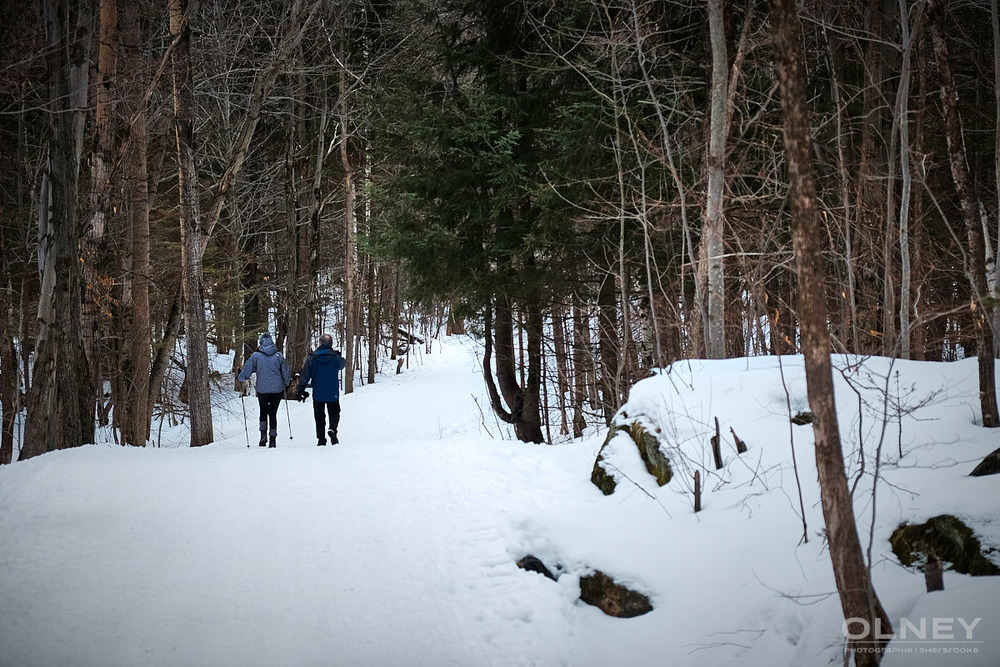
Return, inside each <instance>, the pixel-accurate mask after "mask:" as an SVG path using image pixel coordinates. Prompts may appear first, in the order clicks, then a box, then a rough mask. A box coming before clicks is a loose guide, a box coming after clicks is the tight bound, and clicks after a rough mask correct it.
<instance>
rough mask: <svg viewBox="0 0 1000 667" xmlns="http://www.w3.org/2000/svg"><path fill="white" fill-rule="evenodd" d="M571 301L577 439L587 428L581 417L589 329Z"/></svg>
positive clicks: (585, 387) (581, 312) (584, 395)
mask: <svg viewBox="0 0 1000 667" xmlns="http://www.w3.org/2000/svg"><path fill="white" fill-rule="evenodd" d="M573 300H574V303H573V437H574V438H579V437H581V436H582V435H583V431H584V429H586V428H587V420H586V418H585V417H584V416H583V403H584V400H585V399H586V398H587V386H588V383H587V376H588V374H589V373H588V368H589V366H590V364H589V363H588V362H589V360H588V359H587V356H588V355H587V350H588V349H589V347H590V328H589V327H588V326H587V319H586V316H585V315H584V313H583V309H582V307H581V305H580V304H579V303H577V300H578V299H577V297H576V296H575V295H574V297H573Z"/></svg>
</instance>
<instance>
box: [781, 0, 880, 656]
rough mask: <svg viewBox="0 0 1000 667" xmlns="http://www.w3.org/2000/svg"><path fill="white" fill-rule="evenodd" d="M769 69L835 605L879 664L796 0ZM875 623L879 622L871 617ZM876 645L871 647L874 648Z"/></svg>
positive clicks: (788, 5)
mask: <svg viewBox="0 0 1000 667" xmlns="http://www.w3.org/2000/svg"><path fill="white" fill-rule="evenodd" d="M770 7H771V25H772V30H773V33H774V34H773V37H774V54H775V56H774V57H775V69H776V72H777V76H778V84H779V88H780V89H781V106H782V110H783V115H784V134H785V152H786V155H787V160H788V180H789V192H788V200H789V206H790V209H791V215H792V227H793V239H794V248H795V258H796V264H797V266H798V273H799V294H800V299H799V321H800V323H801V329H802V352H803V356H804V357H805V366H806V390H807V393H808V397H809V407H810V409H811V410H812V412H813V414H814V415H815V417H816V418H815V421H814V422H813V434H814V435H815V440H816V444H815V447H816V467H817V472H818V473H819V481H820V497H821V502H822V506H823V517H824V519H825V521H826V530H827V539H828V541H829V545H830V559H831V561H832V564H833V573H834V579H835V580H836V583H837V591H838V592H839V594H840V604H841V608H842V610H843V613H844V618H845V619H848V621H847V622H848V623H849V624H851V623H856V621H855V619H863V620H864V621H865V622H866V623H867V628H868V629H869V632H868V633H866V634H867V636H865V637H862V638H855V637H858V636H859V635H861V634H862V633H855V630H856V628H855V627H854V626H853V625H851V626H849V627H850V630H851V632H852V638H851V639H850V640H849V644H848V646H849V649H850V650H851V651H852V652H853V654H854V661H855V664H856V665H859V666H862V665H877V664H878V663H879V662H880V660H881V650H882V649H883V648H884V646H885V643H886V642H885V637H884V636H882V635H881V633H878V632H876V633H875V634H874V635H872V634H871V632H870V630H872V629H876V628H878V629H879V630H881V632H882V633H885V634H889V633H891V625H890V623H889V620H888V617H887V616H886V614H885V611H884V610H883V609H882V605H881V603H880V602H879V600H878V597H877V596H876V594H875V590H874V588H873V587H872V584H871V580H870V576H869V572H868V568H867V566H866V564H865V559H864V554H863V552H862V550H861V543H860V541H859V539H858V533H857V526H856V524H855V520H854V509H853V505H852V501H851V494H850V491H849V490H848V488H847V476H846V474H845V472H844V457H843V452H842V450H841V446H840V433H839V429H838V425H837V409H836V404H835V402H834V392H833V370H832V366H831V363H830V339H829V333H828V331H827V313H826V296H825V295H826V287H825V280H824V275H823V258H822V255H821V252H820V244H819V239H820V228H819V215H818V206H817V201H816V190H815V185H814V180H813V179H814V177H813V167H812V139H811V136H810V132H809V112H808V107H807V102H806V93H805V71H804V69H803V58H802V37H801V27H800V24H799V18H798V15H797V14H796V2H795V0H770ZM876 623H878V625H877V624H876ZM872 649H874V650H872Z"/></svg>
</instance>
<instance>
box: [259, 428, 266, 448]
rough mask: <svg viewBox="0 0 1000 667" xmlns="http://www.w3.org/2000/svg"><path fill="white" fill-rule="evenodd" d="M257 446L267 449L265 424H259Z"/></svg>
mask: <svg viewBox="0 0 1000 667" xmlns="http://www.w3.org/2000/svg"><path fill="white" fill-rule="evenodd" d="M257 444H258V445H260V446H261V447H267V422H261V423H260V442H259V443H257Z"/></svg>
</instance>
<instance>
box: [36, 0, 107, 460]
mask: <svg viewBox="0 0 1000 667" xmlns="http://www.w3.org/2000/svg"><path fill="white" fill-rule="evenodd" d="M44 13H45V33H46V38H47V42H48V49H47V51H46V53H47V60H48V76H49V105H50V106H49V114H48V130H49V136H50V145H49V167H48V174H47V181H48V183H49V187H50V199H49V200H46V201H42V202H41V206H40V207H39V208H40V209H41V212H40V214H39V223H40V224H39V230H38V233H39V247H38V253H39V263H40V265H41V267H42V271H41V273H42V284H41V292H40V295H39V301H38V337H37V342H36V345H35V364H34V370H33V378H34V382H33V385H32V388H31V394H30V396H29V398H28V419H27V423H26V424H25V430H24V443H23V447H22V449H21V455H20V458H21V459H27V458H30V457H32V456H37V455H39V454H44V453H46V452H51V451H54V450H56V449H66V448H68V447H77V446H79V445H82V444H84V443H86V442H91V441H93V437H94V422H93V417H94V415H93V414H92V413H89V411H90V409H91V408H92V405H93V404H92V403H91V402H89V401H88V400H87V392H85V391H80V388H81V387H83V386H86V385H87V377H88V376H87V364H86V356H85V355H84V351H83V339H82V334H81V321H82V314H81V310H82V304H83V276H82V271H81V268H80V261H79V243H80V239H81V237H82V236H83V229H82V224H81V221H80V219H79V217H78V216H77V212H76V211H77V188H78V182H79V180H78V179H79V172H80V155H81V152H82V150H83V133H84V127H85V124H86V118H87V115H86V109H87V79H88V74H89V68H90V62H89V55H90V42H91V36H92V35H93V28H94V7H93V2H92V1H89V0H78V1H76V2H73V1H71V0H46V2H45V3H44ZM42 196H43V198H44V197H46V195H45V194H43V195H42Z"/></svg>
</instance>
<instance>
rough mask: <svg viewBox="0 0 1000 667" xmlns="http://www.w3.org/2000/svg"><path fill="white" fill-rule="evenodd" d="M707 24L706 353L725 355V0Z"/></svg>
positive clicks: (716, 2) (712, 5)
mask: <svg viewBox="0 0 1000 667" xmlns="http://www.w3.org/2000/svg"><path fill="white" fill-rule="evenodd" d="M708 24H709V32H710V36H711V43H712V102H711V107H712V108H711V121H710V124H709V144H708V157H707V162H708V193H707V201H706V205H705V240H704V243H705V256H706V261H707V262H708V289H707V292H708V330H707V331H706V332H705V356H706V357H708V358H709V359H724V358H725V357H726V305H725V304H726V290H725V265H724V260H723V255H724V248H723V242H722V236H723V196H724V190H725V176H726V172H725V169H726V137H727V136H728V135H729V115H728V113H727V112H726V99H727V97H728V95H727V94H728V90H729V59H728V56H727V50H726V31H725V23H724V18H723V11H722V0H708Z"/></svg>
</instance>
